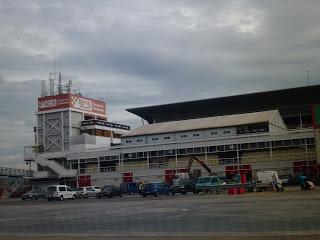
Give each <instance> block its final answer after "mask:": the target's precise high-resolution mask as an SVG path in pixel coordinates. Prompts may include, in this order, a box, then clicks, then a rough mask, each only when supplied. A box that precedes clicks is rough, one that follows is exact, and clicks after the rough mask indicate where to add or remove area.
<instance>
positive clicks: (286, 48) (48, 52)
mask: <svg viewBox="0 0 320 240" xmlns="http://www.w3.org/2000/svg"><path fill="white" fill-rule="evenodd" d="M319 7H320V3H319V2H318V1H312V0H310V1H303V2H302V1H298V0H294V1H281V2H280V1H276V0H273V1H253V0H242V1H201V2H199V1H191V0H188V1H175V2H173V1H169V0H165V1H156V0H152V1H151V0H148V1H147V0H145V1H143V0H142V1H134V2H133V1H121V2H120V1H90V2H88V1H67V2H66V1H28V4H25V2H24V1H14V2H13V1H1V3H0V27H1V29H2V32H1V34H0V74H1V75H0V114H1V120H3V121H6V123H8V124H9V123H10V122H13V121H14V120H17V119H19V120H21V119H23V120H22V121H24V122H25V124H24V125H23V126H19V127H18V126H11V125H10V126H11V127H10V129H11V130H10V134H11V136H12V139H17V137H18V136H19V133H18V130H17V129H19V131H22V132H24V134H26V135H24V138H25V139H24V140H23V141H26V142H27V141H29V140H28V139H27V135H28V131H30V136H31V134H32V126H33V124H34V111H35V107H36V106H35V100H36V97H37V95H38V94H39V80H40V79H45V78H47V73H48V72H50V71H53V48H56V53H57V54H56V62H57V69H58V70H60V69H61V70H62V71H63V73H64V74H65V77H66V78H67V79H72V80H74V83H75V85H76V86H77V88H78V87H79V88H81V89H82V91H83V92H84V93H89V92H92V93H93V95H91V96H97V97H103V98H105V99H106V101H107V103H108V106H109V107H108V109H109V114H110V119H111V120H114V121H122V122H127V123H131V124H134V125H137V124H139V121H140V120H139V119H137V118H135V117H134V116H132V115H131V114H129V113H127V112H125V110H124V109H125V108H128V107H137V106H145V105H152V104H161V103H169V102H177V101H185V100H193V99H201V98H209V97H217V96H224V95H232V94H240V93H245V92H253V91H266V90H273V89H278V88H288V87H296V86H301V85H305V83H306V81H305V71H306V69H309V70H310V71H311V84H319V72H318V65H319V60H320V57H319V56H320V55H319V46H318V45H319V44H318V42H319V41H320V39H319V38H320V27H319V26H318V25H319V24H318V22H319V20H320V19H319V18H320V17H319V14H318V9H319ZM1 76H2V77H1ZM30 79H33V80H30ZM22 129H23V130H22ZM3 131H5V132H6V133H9V132H8V130H6V129H5V127H3V128H2V129H1V132H3ZM8 136H9V135H8ZM31 137H32V136H31ZM8 139H9V142H10V141H11V142H12V144H11V145H12V148H10V149H9V150H3V149H1V153H0V155H4V154H5V155H6V156H8V155H10V154H11V155H12V154H15V153H16V152H19V151H21V150H20V149H21V144H22V142H21V141H19V142H17V141H16V140H10V137H8ZM1 141H4V140H3V139H1ZM4 151H5V152H4ZM0 158H1V157H0Z"/></svg>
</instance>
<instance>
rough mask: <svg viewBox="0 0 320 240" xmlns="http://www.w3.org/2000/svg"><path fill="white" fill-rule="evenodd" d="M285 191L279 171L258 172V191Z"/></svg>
mask: <svg viewBox="0 0 320 240" xmlns="http://www.w3.org/2000/svg"><path fill="white" fill-rule="evenodd" d="M272 189H273V190H276V191H278V192H279V191H283V186H282V181H281V179H280V178H279V175H278V172H277V171H259V172H257V181H256V191H257V192H261V191H262V190H265V191H266V190H272Z"/></svg>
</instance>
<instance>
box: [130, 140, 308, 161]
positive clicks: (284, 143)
mask: <svg viewBox="0 0 320 240" xmlns="http://www.w3.org/2000/svg"><path fill="white" fill-rule="evenodd" d="M306 145H307V146H313V145H314V138H305V139H292V140H278V141H272V142H253V143H242V144H237V145H235V144H228V145H218V146H208V147H194V148H183V149H170V150H158V151H151V152H149V157H164V156H174V155H175V154H177V155H188V154H204V153H216V152H229V151H237V149H238V150H244V151H246V150H259V149H261V150H262V149H269V148H270V147H272V148H286V147H305V146H306ZM147 156H148V153H147V152H137V153H127V154H124V159H135V158H146V157H147Z"/></svg>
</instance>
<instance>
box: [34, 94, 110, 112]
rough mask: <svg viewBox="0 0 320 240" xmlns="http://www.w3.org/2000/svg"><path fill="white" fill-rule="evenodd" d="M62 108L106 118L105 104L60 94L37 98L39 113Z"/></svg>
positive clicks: (73, 95)
mask: <svg viewBox="0 0 320 240" xmlns="http://www.w3.org/2000/svg"><path fill="white" fill-rule="evenodd" d="M63 108H74V109H79V110H82V111H84V112H85V113H87V114H91V115H93V116H95V115H99V116H103V117H106V114H107V111H106V103H105V102H103V101H100V100H96V99H91V98H86V97H83V96H79V95H75V94H60V95H54V96H46V97H40V98H38V111H39V112H42V111H48V110H56V109H63Z"/></svg>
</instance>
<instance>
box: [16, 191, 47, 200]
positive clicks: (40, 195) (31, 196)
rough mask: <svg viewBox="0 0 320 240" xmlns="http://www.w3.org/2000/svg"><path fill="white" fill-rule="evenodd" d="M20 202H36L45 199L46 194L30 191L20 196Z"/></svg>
mask: <svg viewBox="0 0 320 240" xmlns="http://www.w3.org/2000/svg"><path fill="white" fill-rule="evenodd" d="M21 199H22V200H26V199H31V200H38V199H46V194H45V193H44V192H41V191H37V190H31V191H29V192H27V193H25V194H23V195H22V196H21Z"/></svg>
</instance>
